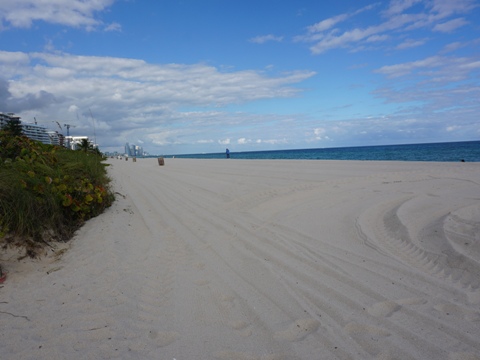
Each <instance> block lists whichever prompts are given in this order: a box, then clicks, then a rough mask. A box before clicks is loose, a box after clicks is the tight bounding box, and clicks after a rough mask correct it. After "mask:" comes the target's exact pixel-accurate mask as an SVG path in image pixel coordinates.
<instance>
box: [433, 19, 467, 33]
mask: <svg viewBox="0 0 480 360" xmlns="http://www.w3.org/2000/svg"><path fill="white" fill-rule="evenodd" d="M466 24H468V21H466V20H465V19H464V18H457V19H453V20H450V21H447V22H444V23H441V24H437V25H435V26H434V27H433V31H438V32H444V33H450V32H453V31H455V30H456V29H458V28H459V27H462V26H465V25H466Z"/></svg>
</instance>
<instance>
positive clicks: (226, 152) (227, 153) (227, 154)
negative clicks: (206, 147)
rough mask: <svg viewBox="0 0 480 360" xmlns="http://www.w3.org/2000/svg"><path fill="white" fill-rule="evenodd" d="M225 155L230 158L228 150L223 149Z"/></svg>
mask: <svg viewBox="0 0 480 360" xmlns="http://www.w3.org/2000/svg"><path fill="white" fill-rule="evenodd" d="M225 156H226V157H227V159H230V150H228V148H227V150H225Z"/></svg>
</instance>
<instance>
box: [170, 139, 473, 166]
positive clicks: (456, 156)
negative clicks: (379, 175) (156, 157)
mask: <svg viewBox="0 0 480 360" xmlns="http://www.w3.org/2000/svg"><path fill="white" fill-rule="evenodd" d="M172 156H175V157H177V158H190V159H224V158H225V153H224V152H221V153H209V154H189V155H169V156H166V157H172ZM230 159H233V160H234V159H277V160H280V159H293V160H388V161H440V162H450V161H452V162H457V161H462V160H463V161H468V162H480V141H462V142H448V143H429V144H408V145H382V146H356V147H340V148H322V149H298V150H270V151H243V152H234V151H231V152H230Z"/></svg>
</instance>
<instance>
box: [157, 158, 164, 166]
mask: <svg viewBox="0 0 480 360" xmlns="http://www.w3.org/2000/svg"><path fill="white" fill-rule="evenodd" d="M158 165H160V166H163V165H165V159H164V158H163V157H159V158H158Z"/></svg>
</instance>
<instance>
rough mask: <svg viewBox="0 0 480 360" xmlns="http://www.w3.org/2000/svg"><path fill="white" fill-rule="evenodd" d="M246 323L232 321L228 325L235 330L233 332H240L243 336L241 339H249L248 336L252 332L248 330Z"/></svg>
mask: <svg viewBox="0 0 480 360" xmlns="http://www.w3.org/2000/svg"><path fill="white" fill-rule="evenodd" d="M248 325H249V324H248V323H247V322H245V321H242V320H240V321H234V322H231V323H230V326H231V327H232V328H233V329H235V330H238V331H239V332H240V335H241V336H243V337H249V336H250V335H252V330H250V329H248V328H247V327H248Z"/></svg>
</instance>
